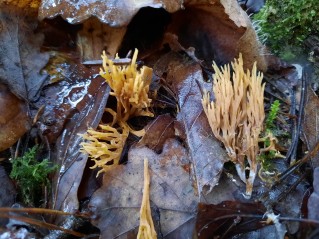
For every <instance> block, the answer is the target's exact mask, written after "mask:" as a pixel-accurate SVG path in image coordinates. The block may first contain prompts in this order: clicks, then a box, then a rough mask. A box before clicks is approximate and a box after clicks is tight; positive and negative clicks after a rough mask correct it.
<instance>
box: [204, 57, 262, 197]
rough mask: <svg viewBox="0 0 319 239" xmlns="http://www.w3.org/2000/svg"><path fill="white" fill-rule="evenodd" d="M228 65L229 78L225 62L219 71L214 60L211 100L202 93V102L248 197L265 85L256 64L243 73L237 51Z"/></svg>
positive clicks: (252, 177) (254, 174) (255, 164)
mask: <svg viewBox="0 0 319 239" xmlns="http://www.w3.org/2000/svg"><path fill="white" fill-rule="evenodd" d="M231 64H232V68H233V74H232V80H231V72H230V66H229V65H225V66H224V67H222V68H221V70H220V69H219V68H218V66H217V65H216V63H215V62H214V64H213V68H214V70H215V74H214V86H213V92H214V98H215V100H214V101H210V99H209V98H210V97H209V94H208V93H205V95H204V96H203V100H202V104H203V108H204V111H205V114H206V116H207V118H208V122H209V125H210V127H211V128H212V131H213V133H214V135H215V137H216V138H217V139H218V140H220V141H221V142H223V144H224V146H225V148H226V151H227V153H228V155H229V157H230V159H231V161H233V162H234V163H235V164H236V169H237V172H238V175H239V177H240V178H241V180H242V181H244V182H245V183H246V195H247V197H250V196H251V193H252V187H253V182H254V180H255V177H256V172H257V160H256V157H257V155H258V153H259V152H260V151H259V147H258V139H259V134H260V133H261V131H262V128H263V121H264V118H265V112H264V88H265V85H264V84H262V78H263V75H262V73H260V72H259V73H257V67H256V63H255V64H254V66H253V69H252V71H251V72H250V71H249V70H247V72H246V73H245V71H244V67H243V59H242V56H241V54H240V55H239V59H238V60H236V59H235V60H234V62H232V63H231ZM246 162H247V163H248V165H246ZM246 166H247V167H246ZM247 169H248V170H249V175H248V178H247V177H246V173H245V171H246V170H247Z"/></svg>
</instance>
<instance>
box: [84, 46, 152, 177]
mask: <svg viewBox="0 0 319 239" xmlns="http://www.w3.org/2000/svg"><path fill="white" fill-rule="evenodd" d="M137 54H138V51H137V50H135V52H134V54H133V58H132V60H131V63H130V64H129V65H116V64H114V62H113V61H112V60H110V59H109V58H108V57H107V56H106V54H105V52H103V55H102V59H103V69H101V70H100V74H101V76H102V77H103V78H105V80H106V82H107V83H108V84H109V86H110V87H111V89H112V92H111V93H110V94H111V95H113V96H115V97H116V100H117V108H116V112H115V111H114V110H112V109H110V108H107V109H105V111H106V112H108V113H110V114H111V115H112V117H113V121H112V123H110V124H109V125H103V124H100V126H99V129H98V130H93V129H90V130H88V131H87V133H86V134H85V135H83V138H84V139H85V140H86V142H83V143H82V144H81V145H82V149H83V151H85V152H87V153H88V154H89V156H90V158H91V159H92V160H93V161H94V162H95V165H94V166H93V167H92V168H96V167H100V168H102V169H101V170H100V171H99V172H98V174H99V173H101V172H106V171H107V169H108V165H110V164H118V163H119V160H120V157H121V154H122V150H123V146H124V144H125V142H126V139H127V137H128V134H129V132H130V133H132V134H135V135H137V136H142V135H143V134H144V130H140V131H135V130H133V129H132V128H131V127H129V125H128V124H127V120H129V119H130V118H131V117H134V116H153V114H152V113H151V112H150V111H149V110H148V107H149V106H150V103H151V99H149V98H148V91H149V87H150V83H151V80H152V69H151V68H149V67H146V66H143V67H142V68H141V69H140V70H138V66H137V64H136V59H137ZM115 125H118V126H119V129H116V128H114V126H115ZM120 132H122V133H120Z"/></svg>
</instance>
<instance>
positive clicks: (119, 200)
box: [0, 1, 317, 238]
mask: <svg viewBox="0 0 319 239" xmlns="http://www.w3.org/2000/svg"><path fill="white" fill-rule="evenodd" d="M54 3H55V4H56V6H55V7H54ZM50 4H52V5H50ZM74 4H75V3H73V2H72V3H71V2H69V1H65V2H61V3H60V2H59V3H58V4H57V2H56V1H43V5H42V6H41V7H40V19H43V18H45V17H49V18H53V17H55V16H57V15H61V16H62V17H63V18H64V19H67V20H68V21H69V22H73V23H74V22H82V21H85V19H87V18H88V17H90V16H97V17H98V18H100V20H101V21H104V22H106V23H108V24H109V25H111V26H115V25H116V26H122V29H121V31H120V33H117V35H116V34H115V35H114V36H115V38H117V37H118V39H119V41H123V42H124V44H125V45H120V43H116V44H114V45H112V46H111V48H110V49H111V51H112V52H113V53H114V51H115V49H118V48H119V51H121V48H122V49H132V48H134V47H135V46H133V45H130V42H129V41H128V39H126V37H127V36H124V40H123V34H124V31H125V28H126V27H127V28H130V27H132V26H130V25H128V23H129V22H130V20H131V19H134V16H135V15H136V14H137V15H138V14H139V13H138V10H139V8H140V7H142V6H144V5H138V4H137V5H136V4H135V3H131V2H130V3H129V4H131V5H130V6H131V7H132V8H131V9H130V10H127V8H126V7H127V6H120V5H116V6H117V7H119V6H120V7H119V8H118V9H117V8H112V9H111V11H110V12H105V11H104V12H103V11H102V10H103V9H104V8H105V6H103V7H100V8H96V9H98V10H99V11H100V12H94V11H95V10H93V8H92V7H93V6H96V5H95V4H97V3H90V4H89V5H86V4H83V3H82V2H79V3H76V4H78V6H79V8H80V9H81V10H80V11H79V12H75V11H73V9H74V7H75V5H74ZM118 4H119V3H118ZM143 4H144V3H143ZM163 4H165V2H160V3H159V4H158V5H154V3H153V2H151V3H148V4H146V5H145V6H150V7H154V6H156V7H160V6H163ZM181 6H182V5H181V2H179V1H173V2H171V3H169V4H166V5H165V7H166V10H167V11H168V12H170V13H172V12H175V13H172V14H171V15H170V20H169V21H168V23H167V24H168V25H166V26H165V30H164V32H163V35H162V36H160V37H163V36H164V35H166V36H167V35H169V34H170V36H171V38H170V39H167V38H166V39H165V41H166V43H168V48H167V45H163V46H161V47H160V48H159V49H155V50H154V49H152V48H145V51H144V52H143V51H142V52H141V53H142V54H141V56H142V57H141V59H143V60H145V64H146V65H148V63H149V65H148V66H152V67H153V69H154V74H153V76H154V77H156V78H157V79H159V80H160V83H161V84H165V87H168V88H169V90H170V93H172V94H174V99H173V100H176V102H175V103H176V105H177V109H175V110H173V112H172V111H171V112H170V113H169V114H166V115H161V113H159V114H157V118H155V120H153V121H152V122H151V123H150V124H149V126H148V127H147V128H146V134H145V136H144V138H142V140H141V142H139V143H138V144H135V145H133V146H131V147H130V149H129V154H128V159H127V162H126V164H123V165H116V166H115V165H114V166H111V167H112V170H110V171H109V172H108V173H105V174H104V175H103V179H97V180H96V179H94V177H91V176H89V177H87V175H83V173H84V172H87V167H88V165H90V163H89V162H88V161H87V156H86V155H84V154H83V153H81V152H80V147H79V143H80V142H81V140H82V138H81V137H80V136H79V135H78V134H79V133H80V134H81V133H84V132H85V131H86V130H87V129H88V127H93V128H96V127H97V125H98V123H99V121H100V120H101V118H102V114H103V111H104V108H105V105H106V103H107V101H108V103H111V100H110V99H109V97H108V89H107V87H106V85H105V84H104V83H103V81H101V80H100V79H98V78H97V79H95V78H94V77H88V75H87V74H92V75H94V74H95V73H97V71H96V69H94V67H93V68H92V71H90V70H88V69H87V68H83V65H81V64H80V63H79V62H80V61H78V62H77V63H75V65H77V66H78V68H77V67H75V68H72V67H71V68H70V70H71V71H74V72H73V73H72V74H70V75H65V78H64V76H63V75H62V77H61V76H59V77H60V80H59V81H58V82H53V81H51V82H50V83H49V84H48V85H46V83H45V81H44V79H45V74H43V75H42V74H41V72H40V71H41V69H42V68H43V67H44V65H45V64H46V63H47V60H48V54H47V53H41V52H40V51H39V49H40V46H41V44H42V36H41V33H40V34H39V33H34V29H35V28H34V26H35V25H34V23H35V22H34V18H31V19H32V20H31V21H26V23H25V25H21V18H19V17H16V18H15V17H14V14H13V15H12V16H7V15H5V14H4V12H5V11H3V10H2V9H1V11H0V13H1V14H2V15H1V19H3V18H5V19H4V20H5V21H8V19H11V18H12V19H13V20H14V21H13V22H14V24H11V25H10V24H9V27H13V28H12V29H17V26H18V28H19V29H20V26H21V29H20V33H22V34H20V35H18V37H17V38H16V39H21V40H22V42H23V43H25V42H26V43H25V46H26V48H25V49H26V50H28V49H29V50H30V51H29V52H32V53H34V54H29V55H28V54H25V52H24V51H22V53H23V54H24V55H23V54H22V55H21V56H22V57H21V59H22V62H25V65H26V66H24V67H21V69H22V71H21V69H20V68H18V73H19V74H20V75H19V74H18V73H16V72H14V74H13V76H14V78H15V79H16V80H13V81H12V83H11V82H10V81H9V80H8V79H9V78H8V77H7V76H8V74H10V73H12V72H13V71H12V70H10V69H9V68H8V67H5V68H4V69H5V70H4V71H2V74H0V79H1V80H2V81H4V82H5V83H6V84H8V85H9V87H10V89H11V90H12V91H13V92H14V93H15V94H16V95H17V96H19V97H20V98H22V99H24V100H27V101H35V99H39V101H37V102H36V107H37V108H40V107H41V106H42V105H46V108H45V110H44V113H43V114H42V115H40V118H39V119H40V120H39V121H38V122H37V126H38V128H39V129H40V133H39V134H40V136H41V137H40V139H41V140H43V141H45V142H47V146H48V149H49V151H50V159H51V160H53V161H54V162H58V163H59V164H60V166H61V169H60V171H59V173H57V174H56V175H54V179H53V184H52V186H53V188H52V191H53V194H52V198H51V199H50V205H51V206H52V207H53V208H56V209H60V210H63V211H69V212H74V211H76V210H78V209H79V208H82V206H83V200H84V201H85V200H87V199H89V207H88V208H86V207H85V206H84V207H83V208H82V210H83V211H85V210H89V211H90V212H91V213H92V220H91V221H92V223H93V224H94V225H95V226H97V227H98V228H99V229H100V231H101V235H100V236H101V237H102V238H118V237H119V238H135V237H136V234H137V230H138V226H139V213H138V212H139V211H140V206H141V203H142V194H143V192H142V187H143V161H144V158H145V157H147V158H148V160H149V170H150V176H151V184H150V200H151V204H150V207H151V213H152V217H153V222H154V226H155V230H156V232H157V235H158V237H159V238H161V237H165V238H185V236H188V237H189V238H191V237H192V236H193V235H194V232H196V230H195V228H201V226H200V225H202V224H199V222H198V219H199V218H202V217H203V218H204V220H206V221H207V220H208V221H209V220H211V218H210V217H211V216H209V213H212V214H213V216H212V217H214V218H216V217H217V218H218V215H217V214H214V213H216V211H223V210H224V208H226V210H228V211H229V212H231V213H232V212H234V213H236V212H237V213H238V214H239V217H240V215H241V216H242V218H241V219H240V220H239V222H238V223H237V221H236V218H232V219H231V220H233V219H235V221H234V220H233V223H230V224H227V225H226V224H225V225H224V227H225V229H226V231H227V232H226V234H224V235H238V234H240V233H244V234H242V237H241V238H245V235H246V237H247V238H249V235H250V236H257V235H259V236H258V237H260V236H264V235H272V234H271V233H270V232H272V231H274V230H276V229H275V227H274V226H270V227H268V228H272V229H266V228H267V227H264V226H265V224H263V225H262V226H260V222H261V219H260V218H257V220H255V222H253V223H252V224H250V225H251V227H250V228H247V227H246V228H245V227H244V225H245V223H242V222H246V220H248V219H247V218H245V215H243V212H242V211H245V210H246V209H247V213H253V214H258V215H259V213H260V212H261V211H258V212H257V211H254V208H256V207H258V205H259V204H258V203H255V202H249V201H248V202H247V201H245V200H244V199H243V197H242V195H241V192H242V191H243V188H244V185H243V184H242V183H241V182H240V181H239V179H238V177H236V175H233V174H232V171H233V170H232V168H231V167H229V165H228V164H227V163H226V162H227V161H228V160H229V159H228V157H227V155H226V153H225V151H224V149H223V148H222V146H221V144H220V142H218V141H217V140H216V139H215V138H214V137H213V135H212V133H211V131H210V128H209V125H208V122H207V119H206V118H205V115H204V114H203V110H202V107H201V98H202V93H203V90H205V89H206V90H211V84H210V83H209V82H206V81H205V80H206V79H207V78H208V80H209V79H210V77H211V74H212V73H213V72H212V69H211V67H210V65H211V61H212V60H215V61H217V62H218V63H219V64H221V63H227V62H229V61H230V60H233V58H234V57H237V56H238V53H239V52H242V53H243V55H244V59H247V61H246V64H247V65H248V66H249V65H252V63H253V62H254V61H256V60H257V62H258V66H259V68H260V69H266V67H267V64H268V65H269V66H270V68H271V69H276V67H277V69H276V70H278V69H279V71H277V72H276V73H278V75H279V76H280V75H281V76H282V75H284V77H283V78H285V77H286V76H287V77H286V79H284V81H285V80H286V81H288V84H286V85H285V86H284V87H281V88H280V82H281V81H282V78H280V77H279V78H278V79H277V80H275V87H277V88H278V89H279V90H281V91H282V92H280V94H281V99H283V102H286V103H289V100H290V99H288V97H287V94H285V92H284V91H285V90H286V89H287V88H289V87H290V88H291V87H294V86H296V84H297V83H296V79H297V78H296V76H293V75H289V74H288V75H287V74H286V73H287V72H285V70H283V69H284V67H285V66H283V65H282V63H279V62H278V61H277V60H276V59H270V58H269V57H265V53H266V50H265V49H264V48H263V46H261V45H260V44H259V42H258V40H257V38H256V34H255V32H254V30H253V28H252V25H251V23H250V20H249V18H248V16H247V15H246V14H245V13H244V12H243V11H242V10H241V9H240V8H239V7H238V5H237V4H236V3H235V1H220V2H219V1H217V2H216V3H215V4H212V5H211V3H206V2H205V3H198V2H194V1H186V2H184V6H183V7H185V9H186V10H183V11H177V10H179V9H180V8H181ZM85 8H86V9H89V11H88V12H86V11H83V9H85ZM119 9H121V10H122V12H120V13H119V11H118V10H119ZM115 10H116V11H115ZM10 11H11V10H10ZM45 11H47V12H45ZM101 14H102V15H101ZM103 14H104V15H103ZM105 14H106V15H105ZM107 14H109V15H107ZM19 16H20V15H19ZM6 17H7V18H6ZM103 17H104V18H103ZM17 19H20V20H17ZM22 19H24V18H22ZM54 21H57V22H58V20H55V19H53V20H51V22H54ZM59 21H61V20H59ZM144 22H147V21H144ZM185 22H188V23H189V24H187V25H186V30H185ZM211 22H219V23H221V24H219V25H220V26H221V27H216V26H217V25H218V24H211ZM25 26H29V28H25ZM43 26H45V24H44V25H43ZM43 26H42V27H43ZM90 26H91V25H90V23H89V24H87V25H86V27H88V28H87V29H86V30H85V31H86V32H84V35H85V34H86V35H87V36H89V35H90V32H91V31H90ZM94 27H95V25H94ZM108 27H109V26H108ZM108 27H107V32H108V31H110V32H111V28H110V29H109V28H108ZM166 27H167V28H166ZM97 28H99V27H98V26H97ZM30 29H31V31H29V30H30ZM74 29H78V28H75V27H74ZM101 29H102V28H101ZM103 29H104V28H103ZM146 29H147V28H146ZM183 29H184V31H183ZM42 30H43V28H42ZM75 31H76V30H75ZM12 32H15V31H12ZM7 33H8V31H7V30H6V31H1V32H0V40H3V39H7V38H8V34H7ZM164 33H165V34H164ZM23 34H24V35H26V36H27V37H25V38H23ZM82 34H83V32H82ZM110 34H111V33H110ZM67 35H68V33H66V34H65V36H62V37H63V39H64V37H65V39H68V36H67ZM111 35H112V34H111ZM30 36H32V37H31V38H32V39H33V41H32V43H31V44H30V43H29V42H27V41H23V39H28V38H29V37H30ZM87 36H85V37H87ZM90 36H91V37H92V38H95V37H97V38H99V33H94V34H93V33H92V35H90ZM172 36H173V37H172ZM19 37H20V38H19ZM142 37H143V34H141V38H142ZM88 38H90V37H88ZM110 39H113V38H112V37H110ZM163 39H164V38H163ZM82 40H83V39H82ZM157 40H158V39H157ZM48 42H50V41H48ZM61 42H62V41H61ZM84 42H85V39H84ZM92 42H94V41H92ZM99 42H100V41H99ZM134 42H135V41H134ZM12 43H13V45H14V46H13V47H12V49H14V51H12V52H13V53H10V54H14V57H16V52H17V49H18V50H19V49H21V45H19V44H17V43H16V41H13V42H12ZM51 43H52V42H51ZM5 44H7V43H5ZM64 44H65V43H64ZM174 44H175V45H174ZM97 45H98V46H97V47H95V48H94V47H92V48H88V55H84V60H90V59H86V58H89V57H87V56H90V51H92V53H93V54H92V56H94V57H96V52H98V51H99V50H98V49H99V47H100V51H102V48H103V43H101V42H100V43H98V44H97ZM17 46H18V48H17ZM19 47H20V48H19ZM46 47H48V45H47V46H46ZM153 47H154V45H153ZM1 49H2V48H1ZM10 49H11V48H10ZM170 49H172V51H170ZM0 52H1V51H0ZM1 53H2V55H0V59H2V61H5V64H7V63H6V62H7V59H6V57H5V53H6V51H5V50H3V49H2V52H1ZM260 53H262V54H260ZM71 54H74V56H75V57H78V52H77V50H76V49H73V50H72V51H71ZM1 56H4V58H1ZM25 56H26V57H25ZM24 57H25V59H24ZM28 57H29V58H28ZM12 59H16V58H12ZM34 59H37V60H40V63H39V62H37V60H34ZM18 60H19V58H18ZM93 60H96V59H93ZM271 61H272V62H271ZM36 62H37V63H38V64H37V65H36V66H34V65H33V64H31V63H36ZM22 65H23V64H22ZM90 67H91V66H90ZM288 68H289V66H288ZM28 69H31V70H32V71H31V72H32V76H33V77H34V78H35V79H36V80H35V81H33V82H29V81H28V79H29V78H28V77H29V75H28V74H26V72H24V71H23V70H28ZM280 71H281V72H280ZM21 72H22V73H21ZM83 72H84V73H83ZM276 73H275V74H276ZM51 74H52V72H51ZM53 74H54V73H53ZM16 75H18V76H16ZM21 75H22V76H23V77H21ZM3 76H4V77H3ZM42 77H44V78H42ZM4 79H5V80H4ZM14 82H15V83H14ZM24 82H26V84H24ZM22 83H23V84H22ZM19 84H20V85H19ZM44 85H45V88H44V89H43V88H42V86H44ZM269 91H271V89H270V90H269ZM40 92H41V94H42V95H41V94H39V93H40ZM166 93H167V92H166ZM39 96H40V97H39ZM315 99H317V98H316V97H314V99H313V101H315ZM72 102H73V103H72ZM75 102H76V103H75ZM164 105H165V104H164ZM157 110H158V111H157ZM161 111H163V109H155V112H161ZM309 112H311V111H307V110H306V113H307V114H308V115H309V116H310V118H312V117H313V116H311V114H310V113H309ZM165 113H167V112H165ZM314 117H315V116H314ZM305 122H306V124H305V125H304V128H306V130H307V127H308V125H311V122H310V121H305ZM309 127H310V126H309ZM304 133H305V131H304ZM305 134H307V133H305ZM311 137H313V136H311ZM311 137H310V138H308V139H310V141H311V143H312V144H315V140H312V138H311ZM297 140H298V137H297ZM51 147H52V148H51ZM50 148H51V150H50ZM309 148H311V147H309ZM311 155H313V153H312V154H311ZM225 163H226V165H224V164H225ZM276 166H277V168H278V169H280V171H281V172H283V173H282V174H280V175H279V176H280V177H281V178H279V180H278V181H276V182H275V183H274V184H273V185H272V186H269V185H267V183H264V182H262V181H260V180H256V183H255V187H256V190H255V191H254V198H255V199H258V200H260V201H261V202H262V203H263V205H264V206H265V207H266V210H267V211H269V209H271V210H273V211H274V212H275V214H277V213H281V214H282V215H289V216H291V217H293V218H297V217H298V216H299V215H300V208H299V205H301V202H302V200H303V199H304V198H303V197H302V196H303V192H305V188H306V187H307V182H306V180H305V179H304V175H300V174H299V173H298V172H296V173H293V174H291V172H293V171H296V170H295V169H294V168H293V167H291V168H289V167H288V168H287V166H286V165H283V163H282V161H278V162H276ZM286 169H287V171H285V170H286ZM287 172H288V173H287ZM94 173H95V172H94V171H93V172H90V173H89V174H90V175H94ZM285 175H288V177H287V176H285ZM284 177H285V178H284ZM281 179H282V180H281ZM85 180H89V181H95V183H92V184H91V183H90V182H84V181H85ZM98 180H102V181H101V187H100V188H98V189H97V190H96V191H95V189H96V187H97V185H98V183H96V182H97V181H98ZM300 182H301V184H300ZM298 184H299V185H298ZM91 185H94V189H93V190H92V189H90V188H89V187H90V186H91ZM256 185H258V186H256ZM296 188H297V190H296V191H293V193H292V190H295V189H296ZM94 191H95V192H94ZM93 192H94V193H93ZM92 193H93V195H92ZM315 193H317V190H316V191H315ZM315 193H314V194H313V195H312V196H313V197H312V198H316V194H315ZM91 195H92V196H91ZM229 201H232V202H230V203H228V202H229ZM277 201H281V202H280V203H278V202H277ZM292 201H295V203H294V204H293V207H291V202H292ZM200 202H202V203H204V204H199V203H200ZM249 203H250V204H249ZM209 204H215V208H214V206H210V205H209ZM198 205H200V207H203V208H205V210H204V211H203V210H202V209H198ZM225 205H226V206H225ZM308 205H309V210H310V207H316V206H315V205H314V204H312V203H311V204H308ZM212 208H213V209H212ZM244 208H246V209H244ZM238 210H240V212H239V211H238ZM262 211H263V212H265V210H264V209H263V210H262ZM245 212H246V211H245ZM197 213H199V214H197ZM275 214H273V215H274V217H273V221H275V217H276V215H275ZM198 215H199V216H200V217H198ZM219 215H220V214H219ZM268 215H272V214H271V213H269V214H268ZM226 216H227V215H226ZM255 219H256V218H255ZM48 220H51V221H53V222H55V223H56V224H58V223H62V224H64V225H65V226H67V227H68V228H71V229H72V228H76V225H75V224H76V221H72V220H71V224H69V225H67V223H68V222H70V220H69V221H68V220H64V221H63V218H61V217H57V218H53V219H52V217H51V218H48ZM196 220H197V221H196ZM231 220H230V221H231ZM214 225H216V224H214ZM281 225H283V224H280V226H281ZM217 227H218V225H217ZM260 227H262V228H261V229H259V228H260ZM243 228H244V230H242V229H243ZM285 228H287V229H288V232H289V233H290V234H293V233H296V232H297V231H298V228H299V226H298V223H294V224H293V223H290V224H289V223H287V224H285ZM199 230H200V229H198V231H199ZM208 230H213V232H212V231H210V233H209V234H208V236H211V235H221V234H220V232H218V230H216V228H214V227H208ZM214 230H215V231H214ZM252 230H253V232H249V231H252ZM198 231H197V232H198ZM227 233H229V234H227ZM201 235H203V234H201ZM50 236H53V237H58V236H61V235H57V234H54V233H53V234H50ZM273 236H274V237H275V235H273Z"/></svg>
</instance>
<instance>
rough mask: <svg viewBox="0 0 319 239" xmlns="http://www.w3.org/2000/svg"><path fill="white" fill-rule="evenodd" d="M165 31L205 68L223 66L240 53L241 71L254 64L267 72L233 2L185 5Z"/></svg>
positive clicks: (248, 27) (243, 17) (244, 15)
mask: <svg viewBox="0 0 319 239" xmlns="http://www.w3.org/2000/svg"><path fill="white" fill-rule="evenodd" d="M186 23H187V24H186ZM167 31H168V32H171V33H173V34H175V35H176V36H177V37H178V39H179V42H180V43H181V45H182V46H183V47H185V48H189V47H193V48H194V49H195V55H196V56H197V58H199V59H202V60H205V63H206V66H207V67H210V66H211V62H212V61H213V60H214V61H215V62H216V63H217V64H218V65H219V64H226V63H228V62H230V61H232V60H233V59H234V58H235V57H237V56H238V55H239V53H240V52H241V53H242V54H243V57H244V58H245V62H244V65H245V68H246V67H247V68H252V66H253V64H254V62H255V61H257V66H258V69H259V70H261V71H265V70H266V69H267V63H266V61H265V58H264V54H263V53H264V51H265V50H264V48H263V46H262V45H261V43H260V42H259V41H258V38H257V35H256V32H255V30H254V28H253V26H252V24H251V21H250V19H249V17H248V15H247V13H246V12H245V11H243V10H242V9H241V8H240V6H239V4H238V3H237V1H233V0H221V1H186V2H185V10H183V11H178V12H176V13H174V14H172V23H171V24H170V25H169V28H168V30H167Z"/></svg>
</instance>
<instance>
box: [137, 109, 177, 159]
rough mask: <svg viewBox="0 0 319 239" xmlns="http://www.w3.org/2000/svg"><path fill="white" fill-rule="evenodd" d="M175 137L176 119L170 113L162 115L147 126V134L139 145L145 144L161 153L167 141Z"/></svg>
mask: <svg viewBox="0 0 319 239" xmlns="http://www.w3.org/2000/svg"><path fill="white" fill-rule="evenodd" d="M174 137H175V129H174V119H173V118H172V117H171V116H170V115H169V114H165V115H160V116H158V117H157V118H156V119H155V120H153V121H152V122H151V123H149V124H148V125H147V126H146V127H145V135H144V136H143V137H142V138H141V140H140V141H139V143H138V145H139V146H140V145H145V146H147V147H148V148H150V149H152V150H154V151H155V152H158V153H159V152H161V151H162V149H163V145H164V143H165V141H166V140H167V139H169V138H174Z"/></svg>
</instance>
